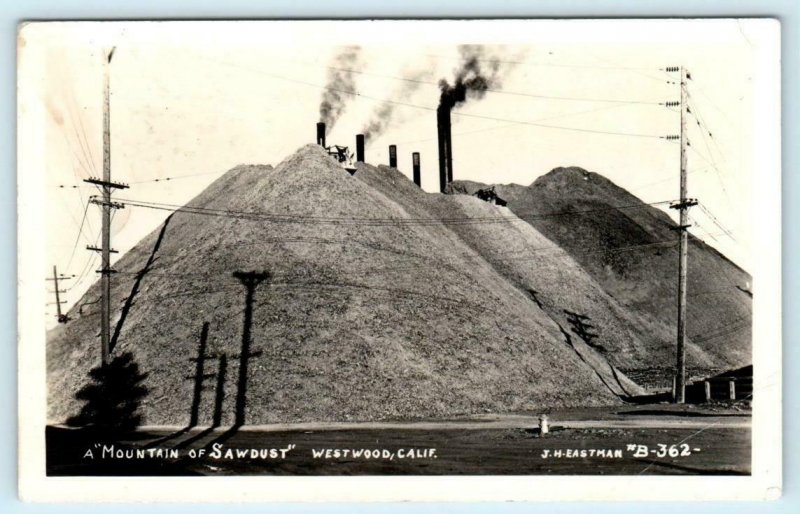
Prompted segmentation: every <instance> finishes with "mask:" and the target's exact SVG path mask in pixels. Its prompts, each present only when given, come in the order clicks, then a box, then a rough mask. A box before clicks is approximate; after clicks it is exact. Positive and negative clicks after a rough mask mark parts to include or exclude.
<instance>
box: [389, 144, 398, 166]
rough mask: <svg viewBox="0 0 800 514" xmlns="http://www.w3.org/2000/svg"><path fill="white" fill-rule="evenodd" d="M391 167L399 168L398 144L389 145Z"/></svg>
mask: <svg viewBox="0 0 800 514" xmlns="http://www.w3.org/2000/svg"><path fill="white" fill-rule="evenodd" d="M389 167H390V168H397V145H389Z"/></svg>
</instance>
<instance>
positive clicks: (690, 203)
mask: <svg viewBox="0 0 800 514" xmlns="http://www.w3.org/2000/svg"><path fill="white" fill-rule="evenodd" d="M697 204H698V201H697V198H686V199H685V200H680V201H678V202H672V203H670V204H669V208H670V209H688V208H689V207H694V206H695V205H697Z"/></svg>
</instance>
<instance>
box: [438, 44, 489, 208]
mask: <svg viewBox="0 0 800 514" xmlns="http://www.w3.org/2000/svg"><path fill="white" fill-rule="evenodd" d="M458 52H459V54H460V55H461V63H460V66H459V68H457V69H456V71H455V79H454V80H453V83H452V84H450V83H449V82H447V80H445V79H442V80H440V81H439V90H440V91H441V94H440V95H439V107H437V109H436V126H437V129H438V141H439V191H440V192H442V193H444V192H445V191H446V188H447V184H449V183H451V182H452V181H453V134H452V127H451V123H450V111H452V110H453V108H454V107H456V106H457V105H459V104H461V103H463V102H466V101H467V100H468V99H470V98H473V99H480V98H483V96H484V95H485V94H486V91H487V90H489V89H493V88H496V87H498V86H499V85H500V61H499V60H497V59H496V58H493V57H492V56H491V55H489V52H487V50H486V48H485V47H483V46H479V45H461V46H459V47H458Z"/></svg>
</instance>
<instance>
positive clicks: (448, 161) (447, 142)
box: [436, 105, 453, 193]
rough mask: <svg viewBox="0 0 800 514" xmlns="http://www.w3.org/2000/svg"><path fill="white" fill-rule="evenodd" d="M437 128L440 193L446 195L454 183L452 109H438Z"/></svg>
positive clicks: (442, 106) (444, 107)
mask: <svg viewBox="0 0 800 514" xmlns="http://www.w3.org/2000/svg"><path fill="white" fill-rule="evenodd" d="M436 126H437V128H438V130H439V191H440V192H442V193H444V190H445V187H446V186H447V184H449V183H450V182H452V181H453V135H452V133H451V127H450V108H449V106H447V105H440V106H439V108H438V109H436Z"/></svg>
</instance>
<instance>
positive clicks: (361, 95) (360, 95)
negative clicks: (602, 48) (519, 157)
mask: <svg viewBox="0 0 800 514" xmlns="http://www.w3.org/2000/svg"><path fill="white" fill-rule="evenodd" d="M203 59H206V60H209V61H211V62H216V63H219V64H224V65H227V66H233V67H236V68H242V69H245V70H247V71H250V72H253V73H257V74H262V75H265V76H268V77H271V78H274V79H278V80H285V81H289V82H293V83H296V84H303V85H306V86H310V87H315V88H319V89H324V90H328V91H334V92H337V93H342V94H346V95H351V96H354V97H357V98H365V99H368V100H372V101H376V102H383V103H388V104H392V105H398V106H403V107H409V108H414V109H421V110H425V111H430V112H435V111H436V109H437V108H436V107H428V106H424V105H418V104H412V103H409V102H400V101H396V100H388V99H385V98H377V97H373V96H370V95H366V94H364V93H359V92H358V91H352V90H349V89H341V88H334V87H329V86H322V85H320V84H315V83H312V82H307V81H304V80H298V79H292V78H288V77H283V76H280V75H275V74H272V73H267V72H265V71H262V70H258V69H255V68H251V67H248V66H242V65H239V64H235V63H231V62H225V61H219V60H217V59H210V58H207V57H203ZM452 114H453V115H454V116H463V117H468V118H479V119H485V120H494V121H503V122H507V123H516V124H520V125H531V126H536V127H541V128H550V129H555V130H568V131H574V132H585V133H592V134H606V135H615V136H628V137H640V138H652V139H659V138H661V136H659V135H654V134H636V133H631V132H615V131H608V130H595V129H586V128H579V127H564V126H559V125H546V124H542V123H536V122H530V121H525V120H512V119H508V118H498V117H493V116H484V115H480V114H470V113H465V112H460V111H453V112H452Z"/></svg>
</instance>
